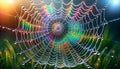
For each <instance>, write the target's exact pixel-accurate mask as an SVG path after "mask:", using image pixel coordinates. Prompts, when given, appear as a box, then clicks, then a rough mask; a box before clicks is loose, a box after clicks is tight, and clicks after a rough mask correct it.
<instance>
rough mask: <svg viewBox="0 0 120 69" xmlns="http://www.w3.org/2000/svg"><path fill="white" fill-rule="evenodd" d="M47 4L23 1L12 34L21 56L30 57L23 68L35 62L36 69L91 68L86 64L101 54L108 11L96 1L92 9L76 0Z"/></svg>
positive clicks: (55, 1)
mask: <svg viewBox="0 0 120 69" xmlns="http://www.w3.org/2000/svg"><path fill="white" fill-rule="evenodd" d="M46 1H47V0H44V1H42V0H22V2H24V3H22V4H21V9H20V13H19V14H17V17H18V26H17V28H16V29H14V30H12V31H13V32H15V34H16V41H15V44H17V45H18V46H19V48H20V53H19V54H20V55H25V56H26V57H27V60H26V61H24V62H23V65H24V64H25V63H27V62H29V61H30V60H31V59H33V60H34V62H36V64H35V67H36V66H37V65H38V64H44V65H51V66H55V67H57V68H62V67H75V66H77V65H79V64H84V65H86V66H87V67H88V68H91V67H90V66H89V65H88V64H87V61H88V60H89V59H90V58H91V57H92V56H94V55H99V54H100V53H99V49H100V45H101V42H102V40H103V31H104V26H105V25H106V24H107V23H108V22H107V20H106V19H105V8H102V9H98V8H97V6H96V5H97V2H96V1H95V2H94V3H93V4H92V5H90V6H89V5H87V4H86V3H85V1H81V2H80V3H78V4H74V2H73V0H70V1H69V2H67V3H66V2H64V1H63V0H49V1H50V2H46ZM56 27H57V28H60V29H59V30H57V29H56ZM3 28H6V29H8V30H11V29H10V28H7V27H3Z"/></svg>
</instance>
